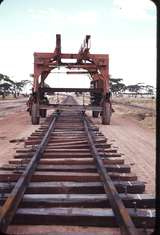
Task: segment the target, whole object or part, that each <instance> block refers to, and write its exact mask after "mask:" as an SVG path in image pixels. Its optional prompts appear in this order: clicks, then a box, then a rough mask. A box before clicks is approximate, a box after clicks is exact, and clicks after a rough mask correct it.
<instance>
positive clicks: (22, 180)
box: [0, 114, 58, 234]
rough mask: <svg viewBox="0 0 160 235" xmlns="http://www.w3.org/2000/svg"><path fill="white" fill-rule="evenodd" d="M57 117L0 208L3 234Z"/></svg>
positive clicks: (0, 222)
mask: <svg viewBox="0 0 160 235" xmlns="http://www.w3.org/2000/svg"><path fill="white" fill-rule="evenodd" d="M57 117H58V114H57V115H55V116H54V117H53V119H52V120H51V122H50V125H49V127H48V130H47V132H46V134H45V136H44V137H43V139H42V141H41V144H40V145H39V146H38V148H37V150H36V152H35V153H34V155H33V157H32V159H31V160H30V162H29V164H28V165H27V167H26V169H25V170H24V172H23V173H22V175H21V176H20V177H19V179H18V181H17V182H16V184H15V186H14V188H13V190H12V191H11V193H10V195H9V196H8V198H7V200H6V201H5V203H4V205H3V206H2V207H1V208H0V234H5V232H6V231H7V228H8V226H9V224H10V223H11V221H12V219H13V217H14V215H15V213H16V210H17V208H18V206H19V204H20V202H21V200H22V198H23V195H24V193H25V190H26V188H27V186H28V184H29V182H30V180H31V177H32V175H33V173H34V171H35V169H36V167H37V165H38V163H39V161H40V158H41V156H42V154H43V152H44V150H45V147H46V145H47V143H48V140H49V137H50V135H51V132H52V131H53V130H54V128H55V122H56V120H57Z"/></svg>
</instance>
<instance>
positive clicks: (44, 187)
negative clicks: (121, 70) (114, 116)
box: [0, 97, 155, 234]
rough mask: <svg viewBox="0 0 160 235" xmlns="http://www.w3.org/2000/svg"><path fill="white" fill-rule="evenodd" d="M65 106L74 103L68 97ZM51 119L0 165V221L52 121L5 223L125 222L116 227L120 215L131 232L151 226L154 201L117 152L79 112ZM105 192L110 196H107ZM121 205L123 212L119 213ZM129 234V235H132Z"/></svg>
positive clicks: (109, 224)
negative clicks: (10, 157) (9, 218)
mask: <svg viewBox="0 0 160 235" xmlns="http://www.w3.org/2000/svg"><path fill="white" fill-rule="evenodd" d="M66 102H69V103H73V104H74V102H75V101H74V100H73V98H71V97H68V98H67V100H66ZM54 115H55V117H56V118H55V117H53V116H51V117H48V118H47V119H46V121H45V122H44V123H43V124H42V125H41V127H40V128H39V129H38V130H37V131H35V132H34V133H33V134H32V135H31V136H30V137H29V138H28V139H27V140H26V142H25V148H23V149H18V150H17V153H16V155H15V156H14V159H12V160H10V161H9V164H6V165H4V166H3V167H1V169H0V188H1V198H0V203H1V206H2V207H1V218H2V211H3V212H4V211H5V210H6V211H7V209H6V208H7V200H9V199H10V198H11V196H12V192H13V190H14V188H15V186H16V184H17V182H18V180H19V179H20V178H21V177H22V175H23V173H24V172H25V170H26V169H27V167H28V165H29V164H30V163H31V161H32V160H33V158H34V156H35V154H36V153H37V150H38V147H39V146H40V145H42V143H43V139H44V136H45V135H46V133H47V131H48V129H49V128H50V127H49V126H50V125H51V123H52V122H53V120H54V118H55V120H54V125H53V126H52V128H51V129H50V134H49V138H48V141H47V143H46V142H45V146H44V147H43V151H40V152H39V155H40V156H39V157H38V160H36V162H37V164H36V167H35V169H34V171H33V174H31V175H30V179H29V181H28V182H25V183H26V185H25V189H24V193H22V196H23V197H22V196H19V194H18V197H19V203H18V208H16V209H15V208H14V209H13V208H10V209H9V210H10V211H12V209H13V211H14V213H13V216H12V219H11V222H10V223H11V224H15V225H71V226H95V227H110V228H114V227H125V226H128V227H129V226H130V223H129V222H128V224H127V222H126V221H123V219H122V221H121V222H120V223H119V220H120V215H121V213H122V217H123V216H124V217H125V215H126V214H125V213H127V214H128V215H129V218H131V220H132V221H133V224H134V225H135V227H136V228H143V229H148V228H153V227H154V216H155V215H154V203H155V200H154V197H153V196H152V195H147V194H145V184H144V183H143V182H141V181H139V180H138V179H137V177H136V175H134V174H133V173H131V169H130V166H129V165H126V164H125V162H124V159H123V158H122V157H121V154H119V153H118V152H117V149H115V148H113V147H112V145H111V144H110V143H108V140H107V139H106V138H105V137H104V136H103V135H102V134H101V133H100V132H99V130H98V128H97V127H96V126H94V125H93V124H92V123H91V122H90V121H89V120H88V118H87V117H86V116H85V115H83V114H81V113H80V112H78V111H77V112H72V111H63V112H61V113H59V114H54ZM99 162H100V163H99ZM33 164H34V163H33ZM101 165H102V167H101ZM102 168H105V170H106V172H104V173H103V169H102ZM105 177H106V179H108V181H107V182H108V183H106V181H105ZM108 184H109V185H108ZM23 186H24V185H23ZM19 187H21V186H19ZM106 188H107V190H110V191H111V192H108V193H107V192H106V191H107V190H106ZM116 193H117V194H118V197H117V194H116ZM112 195H113V198H112V197H111V196H112ZM113 199H114V200H113ZM116 203H117V204H116ZM121 203H122V204H121ZM121 205H122V206H124V208H128V209H124V211H123V212H121V210H122V209H123V207H121ZM115 207H116V209H115ZM117 208H118V209H117ZM10 211H9V212H6V213H10ZM119 211H120V212H119ZM116 213H117V214H116ZM118 213H119V214H118ZM126 218H127V215H126ZM10 223H9V224H10ZM120 224H121V225H120ZM7 227H8V224H6V226H5V229H4V225H3V223H2V220H1V229H2V230H3V231H4V230H6V229H7ZM136 230H137V229H136ZM132 231H134V228H133V230H132ZM132 231H130V230H129V232H131V233H128V234H134V233H132ZM138 232H139V231H138ZM125 234H127V233H125ZM136 234H139V233H136ZM140 234H141V233H140Z"/></svg>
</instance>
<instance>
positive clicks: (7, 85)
mask: <svg viewBox="0 0 160 235" xmlns="http://www.w3.org/2000/svg"><path fill="white" fill-rule="evenodd" d="M12 84H13V81H12V80H11V79H10V78H9V77H8V76H7V75H4V74H0V95H2V97H3V99H4V98H5V96H6V95H8V94H10V93H11V91H12Z"/></svg>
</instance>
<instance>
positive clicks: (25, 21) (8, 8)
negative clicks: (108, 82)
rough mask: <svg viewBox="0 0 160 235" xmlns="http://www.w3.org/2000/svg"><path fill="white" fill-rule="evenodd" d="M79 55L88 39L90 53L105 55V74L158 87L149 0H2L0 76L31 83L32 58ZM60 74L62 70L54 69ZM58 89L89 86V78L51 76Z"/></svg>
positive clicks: (152, 8) (153, 15)
mask: <svg viewBox="0 0 160 235" xmlns="http://www.w3.org/2000/svg"><path fill="white" fill-rule="evenodd" d="M57 33H59V34H61V40H62V52H63V53H77V52H78V51H79V48H80V45H81V43H82V42H83V39H84V37H85V35H91V49H90V53H102V54H109V58H110V60H109V73H110V75H111V77H113V78H123V81H124V83H125V84H136V83H140V82H141V83H145V84H150V85H154V86H155V85H156V8H155V6H154V4H153V3H152V2H151V1H150V0H76V1H75V0H27V1H26V0H4V1H3V2H2V4H1V5H0V73H3V74H6V75H9V76H10V77H11V78H12V79H14V80H17V81H20V80H22V79H32V78H31V77H30V76H29V75H30V74H32V73H33V53H34V52H53V51H54V48H55V37H56V34H57ZM57 71H58V72H64V70H57ZM57 71H55V70H54V71H53V73H51V74H50V75H49V77H48V79H47V83H48V84H49V85H51V86H56V87H88V86H89V78H88V76H87V75H65V74H64V73H61V74H59V73H54V72H57Z"/></svg>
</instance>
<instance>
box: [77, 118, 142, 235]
mask: <svg viewBox="0 0 160 235" xmlns="http://www.w3.org/2000/svg"><path fill="white" fill-rule="evenodd" d="M82 119H83V123H84V128H85V131H86V134H87V137H88V143H89V146H90V149H91V152H92V154H93V157H94V160H95V163H96V167H97V170H98V173H99V175H100V178H101V180H102V182H103V186H104V190H105V193H106V194H107V196H108V199H109V201H110V204H111V207H112V209H113V212H114V214H115V216H116V220H117V223H118V224H119V227H120V230H121V234H123V235H139V234H140V233H139V231H138V230H137V229H136V227H135V225H134V223H133V221H132V219H131V217H130V215H129V213H128V210H127V209H126V208H125V206H124V204H123V202H122V200H121V198H120V196H119V194H118V192H117V190H116V188H115V186H114V184H113V182H112V180H111V178H110V176H109V175H108V173H107V170H106V168H105V167H104V164H103V161H102V159H101V157H100V155H99V153H98V151H97V149H96V147H95V144H94V137H93V133H91V131H90V129H91V128H89V123H88V120H87V119H86V118H85V116H83V117H82Z"/></svg>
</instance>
